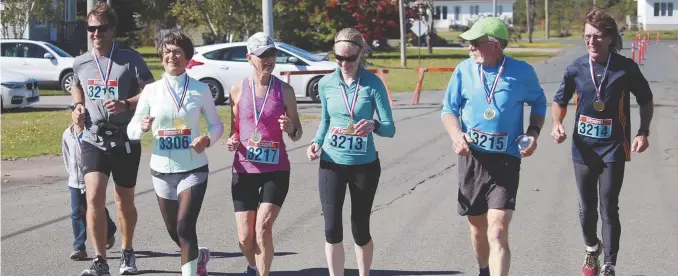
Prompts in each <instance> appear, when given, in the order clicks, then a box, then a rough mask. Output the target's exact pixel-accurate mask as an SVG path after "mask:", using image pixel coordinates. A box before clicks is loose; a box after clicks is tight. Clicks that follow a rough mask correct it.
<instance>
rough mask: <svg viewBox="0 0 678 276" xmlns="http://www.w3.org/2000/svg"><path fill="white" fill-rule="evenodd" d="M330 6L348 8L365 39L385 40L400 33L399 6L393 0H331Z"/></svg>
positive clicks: (356, 26)
mask: <svg viewBox="0 0 678 276" xmlns="http://www.w3.org/2000/svg"><path fill="white" fill-rule="evenodd" d="M328 6H330V7H339V8H341V9H344V10H346V11H347V12H348V13H349V14H350V15H351V17H352V18H353V20H354V21H355V26H353V27H354V28H356V29H358V31H360V32H361V33H362V34H363V37H364V38H365V40H366V41H367V42H368V43H370V44H372V43H373V41H377V42H384V41H385V40H386V39H388V38H389V37H392V36H394V34H396V33H399V32H400V30H399V29H398V28H399V26H400V24H398V22H399V15H398V6H397V5H396V3H395V2H394V1H393V0H330V2H329V4H328Z"/></svg>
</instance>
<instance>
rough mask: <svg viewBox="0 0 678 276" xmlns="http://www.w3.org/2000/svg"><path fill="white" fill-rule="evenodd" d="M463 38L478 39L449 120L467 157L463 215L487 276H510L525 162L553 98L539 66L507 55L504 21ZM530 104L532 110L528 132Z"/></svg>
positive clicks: (461, 73)
mask: <svg viewBox="0 0 678 276" xmlns="http://www.w3.org/2000/svg"><path fill="white" fill-rule="evenodd" d="M460 36H461V37H462V38H463V39H465V40H467V41H470V42H471V46H470V48H469V50H470V56H471V58H469V59H466V60H464V61H462V62H460V63H459V64H458V65H457V68H456V69H455V71H454V73H453V74H452V78H451V79H450V83H449V85H448V87H447V91H446V93H445V99H444V100H443V110H442V115H441V116H442V120H443V124H444V125H445V129H446V130H447V132H448V133H449V136H450V138H451V139H452V141H453V148H454V152H455V153H456V154H458V155H459V162H458V166H457V167H458V168H459V195H458V213H459V215H462V216H468V221H469V224H470V226H471V233H472V235H471V236H472V245H473V248H474V250H475V252H476V257H477V259H478V265H479V267H480V276H489V275H490V274H491V275H492V276H505V275H508V273H509V264H510V259H511V257H510V251H509V246H508V228H509V223H510V221H511V217H512V214H513V210H515V206H516V194H517V191H518V182H519V171H520V163H521V158H522V157H527V156H530V155H532V154H533V153H534V151H535V149H536V148H537V142H536V140H537V137H538V136H539V131H540V130H541V127H542V125H543V124H544V115H545V113H546V97H545V96H544V90H543V89H542V88H541V86H540V85H539V79H538V78H537V74H536V72H535V71H534V68H532V66H531V65H529V64H527V63H526V62H524V61H519V60H516V59H513V58H511V57H508V56H505V55H504V53H503V51H504V48H506V46H507V44H508V30H507V28H506V25H505V24H504V22H502V21H501V20H500V19H498V18H495V17H488V18H484V19H481V20H479V21H478V22H476V23H475V24H473V27H471V29H470V30H469V31H467V32H465V33H463V34H461V35H460ZM524 103H527V104H529V105H530V106H531V107H532V108H531V112H530V126H529V127H528V128H527V131H526V132H524V131H523V108H524ZM519 144H521V145H522V146H521V147H520V148H519ZM488 266H489V267H488Z"/></svg>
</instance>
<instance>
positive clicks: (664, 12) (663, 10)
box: [661, 3, 666, 16]
mask: <svg viewBox="0 0 678 276" xmlns="http://www.w3.org/2000/svg"><path fill="white" fill-rule="evenodd" d="M661 6H662V16H666V3H662V4H661Z"/></svg>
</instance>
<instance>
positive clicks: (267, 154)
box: [247, 140, 280, 164]
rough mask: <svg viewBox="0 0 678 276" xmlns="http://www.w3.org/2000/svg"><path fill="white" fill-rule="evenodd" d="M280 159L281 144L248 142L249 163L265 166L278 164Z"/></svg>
mask: <svg viewBox="0 0 678 276" xmlns="http://www.w3.org/2000/svg"><path fill="white" fill-rule="evenodd" d="M279 159H280V143H279V142H272V141H261V142H259V143H255V142H252V140H249V141H248V142H247V161H250V162H255V163H264V164H278V160H279Z"/></svg>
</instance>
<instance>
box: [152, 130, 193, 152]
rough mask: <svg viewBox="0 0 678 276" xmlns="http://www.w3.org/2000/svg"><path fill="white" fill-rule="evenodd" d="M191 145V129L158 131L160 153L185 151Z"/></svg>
mask: <svg viewBox="0 0 678 276" xmlns="http://www.w3.org/2000/svg"><path fill="white" fill-rule="evenodd" d="M190 145H191V129H190V128H188V129H164V130H158V147H159V148H160V150H162V151H168V150H185V149H188V148H189V146H190Z"/></svg>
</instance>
